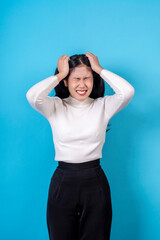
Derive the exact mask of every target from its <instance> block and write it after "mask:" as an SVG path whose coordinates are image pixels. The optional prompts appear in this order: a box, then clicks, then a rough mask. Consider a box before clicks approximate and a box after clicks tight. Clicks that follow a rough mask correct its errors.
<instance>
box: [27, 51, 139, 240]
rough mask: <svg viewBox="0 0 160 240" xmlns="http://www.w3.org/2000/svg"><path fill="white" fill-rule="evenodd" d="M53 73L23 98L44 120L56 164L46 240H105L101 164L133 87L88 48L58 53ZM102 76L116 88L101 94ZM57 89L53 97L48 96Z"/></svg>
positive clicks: (106, 208) (106, 198)
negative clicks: (110, 124) (115, 119)
mask: <svg viewBox="0 0 160 240" xmlns="http://www.w3.org/2000/svg"><path fill="white" fill-rule="evenodd" d="M57 65H58V68H56V71H55V75H53V76H50V77H48V78H46V79H44V80H42V81H40V82H39V83H37V84H35V85H34V86H32V87H31V88H30V89H29V90H28V92H27V94H26V97H27V99H28V102H29V103H30V104H31V106H32V107H33V108H34V109H35V110H36V111H38V112H40V113H41V114H42V115H43V116H45V117H46V119H48V121H49V123H50V125H51V129H52V133H53V141H54V146H55V152H56V155H55V161H57V162H58V166H57V168H56V170H55V172H54V173H53V176H52V177H51V181H50V186H49V192H48V201H47V211H46V214H47V227H48V232H49V238H50V240H78V239H79V240H108V239H110V232H111V222H112V203H111V191H110V185H109V182H108V179H107V176H106V174H105V173H104V171H103V169H102V167H101V165H100V158H101V157H102V148H103V144H104V142H105V135H106V128H107V125H108V122H109V120H110V119H111V118H112V117H113V116H114V115H115V114H116V113H118V112H119V111H121V110H122V109H123V108H124V107H125V106H126V105H127V104H128V103H129V102H130V101H131V99H132V97H133V95H134V92H135V90H134V88H133V86H132V85H130V83H129V82H127V81H126V80H125V79H123V78H122V77H120V76H118V75H116V74H114V73H112V72H110V71H109V70H107V69H104V68H102V67H101V66H100V64H99V61H98V58H97V56H95V55H94V54H92V53H90V52H87V53H86V55H85V54H81V55H73V56H71V57H69V56H67V55H66V54H65V55H62V56H61V57H60V58H59V60H58V62H57ZM104 80H105V81H106V82H107V83H108V84H109V85H110V87H111V88H112V89H113V90H114V91H115V94H113V95H106V96H104V89H105V87H104ZM53 89H55V91H56V95H55V96H54V97H50V96H48V95H49V93H50V92H51V90H53Z"/></svg>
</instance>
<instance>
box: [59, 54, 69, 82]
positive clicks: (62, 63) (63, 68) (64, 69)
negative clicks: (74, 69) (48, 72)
mask: <svg viewBox="0 0 160 240" xmlns="http://www.w3.org/2000/svg"><path fill="white" fill-rule="evenodd" d="M69 60H70V57H69V56H67V54H65V55H62V56H60V58H59V59H58V62H57V66H58V71H59V73H60V74H61V75H63V76H64V78H65V77H66V76H67V75H68V73H69V63H68V61H69Z"/></svg>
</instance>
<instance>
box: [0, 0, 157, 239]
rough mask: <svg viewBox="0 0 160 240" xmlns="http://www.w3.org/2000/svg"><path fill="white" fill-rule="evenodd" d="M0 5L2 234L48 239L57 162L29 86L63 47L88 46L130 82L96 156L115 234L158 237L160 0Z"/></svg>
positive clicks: (74, 50)
mask: <svg viewBox="0 0 160 240" xmlns="http://www.w3.org/2000/svg"><path fill="white" fill-rule="evenodd" d="M0 11H1V12H0V14H1V24H0V33H1V38H0V48H1V63H0V66H1V71H0V75H1V91H0V105H1V118H0V119H1V122H0V126H1V139H0V141H1V142H0V147H1V150H0V189H1V191H0V239H2V240H10V239H12V240H22V239H23V240H28V239H30V240H35V239H39V240H47V239H49V237H48V232H47V224H46V206H47V196H48V188H49V183H50V178H51V176H52V174H53V172H54V170H55V168H56V166H57V162H55V161H54V156H55V152H54V145H53V141H52V133H51V128H50V125H49V122H48V121H47V120H46V119H45V118H44V117H43V116H42V115H41V114H40V113H38V112H36V111H35V110H34V109H33V108H32V107H31V106H30V105H29V103H28V102H27V99H26V92H27V91H28V89H29V88H30V87H31V86H33V85H34V84H36V83H37V82H39V81H41V80H43V79H45V78H47V77H49V76H51V75H54V71H55V68H56V64H57V61H58V58H59V57H60V56H61V55H63V54H67V55H69V56H71V55H73V54H80V53H86V52H87V51H90V52H92V53H93V54H95V55H96V56H98V59H99V62H100V65H101V66H102V67H103V68H106V69H108V70H110V71H112V72H114V73H116V74H118V75H120V76H121V77H123V78H125V79H126V80H128V81H129V82H130V83H131V84H132V85H133V87H134V88H135V95H134V97H133V99H132V100H131V102H130V103H129V105H128V106H127V107H126V108H125V109H123V110H122V111H121V112H120V113H118V114H117V115H115V116H114V117H113V118H112V119H111V120H110V123H111V124H112V130H110V131H109V132H108V133H107V135H106V142H105V145H104V148H103V157H102V159H101V164H102V167H103V168H104V170H105V173H106V175H107V177H108V180H109V183H110V187H111V195H112V205H113V220H112V229H111V240H117V239H119V240H135V239H136V240H144V239H145V240H152V239H154V240H159V239H160V231H159V223H160V191H159V190H160V174H159V172H160V161H159V154H160V150H159V145H160V125H159V117H160V101H159V100H160V94H159V92H160V71H159V66H160V57H159V56H160V44H159V43H160V31H159V26H160V14H159V13H160V1H155V0H152V1H151V0H150V1H145V0H144V1H142V0H134V1H129V0H128V1H127V0H119V1H118V0H117V1H107V0H99V1H97V0H88V1H84V0H81V1H79V2H78V1H73V0H72V1H67V0H64V1H62V0H60V1H55V0H54V1H47V0H45V1H44V0H43V1H42V0H37V1H34V0H32V1H31V0H26V1H24V0H19V1H2V2H1V10H0ZM105 86H106V92H105V93H108V92H112V89H110V87H109V86H108V85H107V84H106V83H105Z"/></svg>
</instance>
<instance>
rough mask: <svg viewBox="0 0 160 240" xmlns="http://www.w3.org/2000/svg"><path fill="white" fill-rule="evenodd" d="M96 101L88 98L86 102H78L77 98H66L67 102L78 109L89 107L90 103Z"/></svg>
mask: <svg viewBox="0 0 160 240" xmlns="http://www.w3.org/2000/svg"><path fill="white" fill-rule="evenodd" d="M93 100H94V98H90V97H87V98H86V99H84V100H81V101H80V100H77V99H76V98H74V97H72V96H71V95H69V97H68V98H66V101H67V102H68V103H69V104H70V105H71V106H74V107H78V108H83V107H84V106H89V105H90V103H91V102H92V101H93Z"/></svg>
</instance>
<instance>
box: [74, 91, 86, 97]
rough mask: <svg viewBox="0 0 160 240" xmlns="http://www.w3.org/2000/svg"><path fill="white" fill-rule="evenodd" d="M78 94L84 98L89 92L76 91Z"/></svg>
mask: <svg viewBox="0 0 160 240" xmlns="http://www.w3.org/2000/svg"><path fill="white" fill-rule="evenodd" d="M76 92H77V93H78V95H80V96H83V95H85V94H86V92H87V90H84V91H76Z"/></svg>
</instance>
